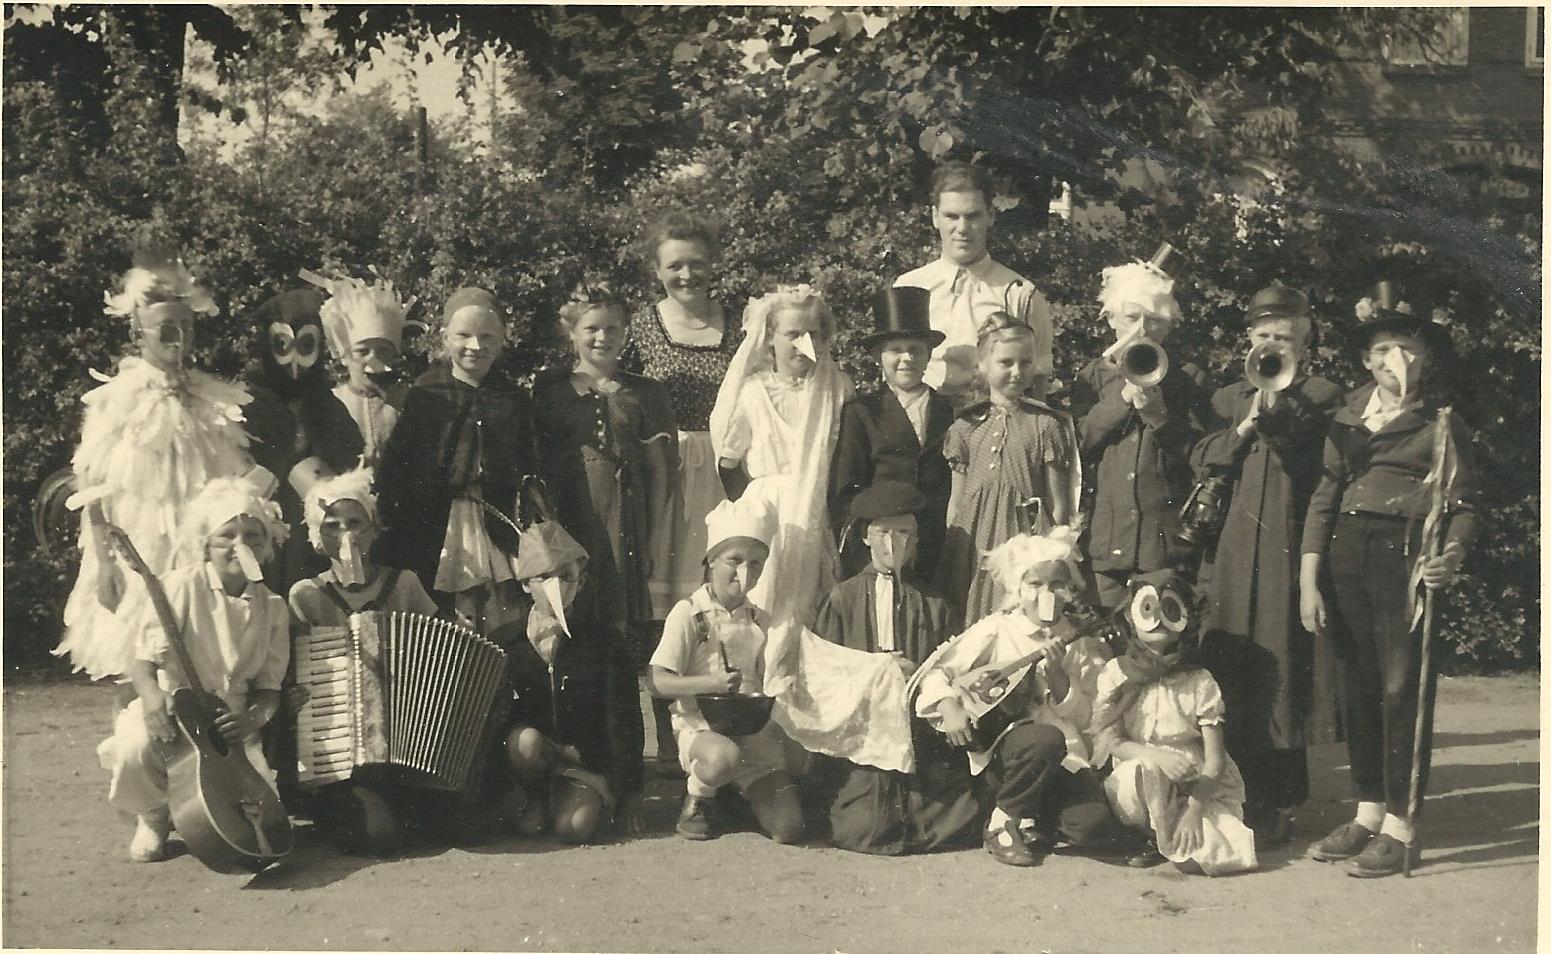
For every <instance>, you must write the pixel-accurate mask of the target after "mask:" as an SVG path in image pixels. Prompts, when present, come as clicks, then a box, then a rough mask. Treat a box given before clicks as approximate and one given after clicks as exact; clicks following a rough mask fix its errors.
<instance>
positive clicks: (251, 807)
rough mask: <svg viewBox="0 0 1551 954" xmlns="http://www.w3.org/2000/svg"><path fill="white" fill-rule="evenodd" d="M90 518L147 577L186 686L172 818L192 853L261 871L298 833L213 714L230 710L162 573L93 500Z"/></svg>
mask: <svg viewBox="0 0 1551 954" xmlns="http://www.w3.org/2000/svg"><path fill="white" fill-rule="evenodd" d="M89 519H91V520H92V522H93V525H94V527H95V528H96V529H98V530H100V531H101V532H102V533H103V534H104V536H106V538H107V540H108V544H109V545H110V546H111V547H112V548H113V551H114V552H115V553H117V554H118V556H119V558H120V559H121V560H123V561H124V564H125V565H126V566H128V567H129V569H131V570H133V571H134V572H135V573H137V574H139V576H140V577H141V578H142V579H144V580H145V587H146V590H147V592H149V593H150V596H151V605H152V606H153V607H155V609H156V616H157V618H158V619H159V620H160V621H161V624H162V629H163V630H165V631H166V633H167V642H168V643H169V644H171V646H172V649H173V652H174V653H175V654H176V655H177V657H178V664H179V665H180V666H181V667H182V669H183V672H184V674H185V676H186V678H187V679H188V686H186V687H183V688H180V689H177V690H175V691H174V692H173V694H172V718H173V723H174V724H175V725H176V726H177V729H178V738H177V740H176V741H174V742H172V743H171V744H169V745H167V746H166V747H165V749H164V755H165V756H166V759H167V803H168V806H169V808H170V809H171V812H172V823H173V826H174V827H176V828H177V830H178V833H179V834H181V835H182V836H183V842H184V844H186V845H187V846H188V850H189V854H191V855H193V856H194V857H195V858H197V859H199V860H200V862H202V863H203V864H204V865H205V866H206V867H207V868H210V869H212V870H214V871H219V872H221V873H223V874H240V873H252V872H257V871H261V870H263V869H264V868H266V867H268V866H269V865H271V864H273V863H274V862H276V861H278V860H280V859H281V858H283V857H285V856H286V854H288V853H289V852H290V850H291V846H292V843H293V835H292V832H291V820H290V818H288V817H287V815H286V811H285V806H284V805H283V804H282V803H281V801H280V796H279V795H277V794H275V790H274V789H272V788H270V787H269V783H268V782H266V781H265V780H264V777H263V776H262V775H260V774H259V771H258V769H256V768H254V767H253V763H252V762H251V761H249V760H248V754H247V751H246V750H245V747H244V746H243V745H241V744H238V745H233V744H231V743H229V742H227V741H226V738H225V737H224V736H223V735H221V733H220V731H219V730H218V729H217V728H216V725H215V723H216V719H217V718H219V717H220V716H221V715H222V714H223V713H225V712H226V711H227V706H226V703H225V702H223V701H222V700H221V698H220V697H219V696H216V695H215V694H213V693H211V692H208V691H206V689H205V688H204V686H203V685H202V684H201V683H200V681H199V672H198V670H196V669H195V668H194V661H193V659H191V658H190V657H189V653H188V647H186V646H185V645H184V643H183V627H182V626H181V625H179V623H178V620H177V615H176V614H175V613H174V612H173V609H172V604H171V603H170V602H169V601H168V600H167V593H166V591H165V590H163V589H162V584H161V581H160V580H158V579H157V578H156V574H155V573H152V572H151V569H150V567H148V566H146V563H145V560H143V559H141V557H140V554H139V552H137V551H136V550H135V547H134V544H133V543H131V542H130V540H129V537H128V535H127V534H125V533H124V531H123V530H121V529H120V528H118V527H116V526H114V525H113V524H111V523H108V522H107V520H106V518H104V517H103V515H102V511H101V510H100V509H97V508H93V509H92V510H91V511H89Z"/></svg>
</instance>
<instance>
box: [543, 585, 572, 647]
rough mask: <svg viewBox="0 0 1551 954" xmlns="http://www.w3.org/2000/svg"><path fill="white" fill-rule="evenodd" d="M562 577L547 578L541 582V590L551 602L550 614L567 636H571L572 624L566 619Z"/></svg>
mask: <svg viewBox="0 0 1551 954" xmlns="http://www.w3.org/2000/svg"><path fill="white" fill-rule="evenodd" d="M562 585H563V584H561V582H560V577H558V576H546V577H544V578H543V579H542V580H540V581H539V589H540V590H541V591H542V592H543V593H544V599H546V600H548V601H549V612H550V614H551V615H553V616H554V617H555V621H556V622H558V623H559V624H560V628H561V629H563V630H565V634H566V635H567V636H569V635H571V624H570V623H568V622H566V618H565V594H564V593H562V592H561V586H562Z"/></svg>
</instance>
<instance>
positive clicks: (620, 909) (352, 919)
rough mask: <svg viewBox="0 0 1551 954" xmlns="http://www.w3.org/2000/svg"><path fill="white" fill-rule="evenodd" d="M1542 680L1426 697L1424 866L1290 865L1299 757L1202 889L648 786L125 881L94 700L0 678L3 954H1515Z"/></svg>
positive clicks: (1337, 763) (1328, 781) (1319, 773)
mask: <svg viewBox="0 0 1551 954" xmlns="http://www.w3.org/2000/svg"><path fill="white" fill-rule="evenodd" d="M1539 688H1540V687H1539V682H1538V680H1536V679H1534V678H1532V677H1527V676H1516V677H1506V678H1476V677H1472V678H1455V679H1445V680H1443V682H1442V686H1441V690H1440V693H1441V694H1440V700H1441V701H1440V707H1439V712H1438V717H1437V724H1438V733H1439V734H1438V742H1437V755H1436V759H1435V769H1434V781H1433V797H1432V798H1431V799H1430V800H1429V802H1428V811H1427V816H1426V818H1425V822H1424V827H1423V829H1422V830H1423V833H1424V839H1425V841H1424V844H1425V848H1426V855H1425V858H1424V866H1423V867H1421V868H1420V869H1419V870H1418V871H1417V872H1416V875H1415V877H1414V878H1412V879H1411V880H1410V881H1409V882H1407V881H1403V880H1402V879H1400V878H1398V877H1396V878H1389V879H1385V880H1381V881H1358V880H1356V879H1352V878H1348V877H1345V876H1344V875H1343V874H1342V873H1341V872H1340V870H1339V869H1336V868H1332V867H1330V866H1326V865H1321V864H1317V863H1315V862H1313V861H1310V860H1306V859H1305V858H1304V857H1303V853H1304V850H1305V849H1306V848H1307V846H1308V844H1309V842H1310V841H1311V840H1313V838H1314V837H1316V836H1318V835H1320V834H1323V833H1324V832H1325V831H1326V830H1328V829H1329V828H1330V827H1331V826H1333V825H1334V824H1336V823H1338V822H1339V821H1341V820H1342V819H1343V817H1344V816H1343V813H1344V812H1345V811H1348V810H1349V809H1348V808H1347V806H1346V804H1345V803H1344V802H1343V798H1344V796H1345V795H1346V793H1347V782H1346V772H1345V769H1344V762H1345V759H1344V756H1343V752H1342V750H1341V748H1340V747H1338V746H1323V747H1320V748H1319V749H1317V750H1316V751H1315V758H1314V778H1315V797H1314V799H1313V800H1312V801H1311V802H1310V803H1309V804H1308V805H1306V806H1305V807H1304V808H1303V810H1302V811H1301V813H1300V814H1299V817H1298V824H1299V829H1300V836H1299V838H1298V840H1297V841H1296V842H1295V844H1294V845H1293V846H1292V847H1291V848H1290V849H1288V850H1283V851H1278V852H1276V853H1273V854H1269V855H1266V856H1264V857H1262V859H1261V860H1262V870H1260V871H1258V872H1254V873H1249V874H1245V875H1240V876H1236V877H1231V878H1223V879H1219V880H1212V879H1207V878H1203V877H1188V876H1185V875H1182V874H1179V873H1176V872H1174V871H1173V870H1172V869H1170V868H1167V867H1165V868H1160V869H1154V870H1151V871H1133V870H1130V869H1127V868H1124V867H1118V866H1115V865H1111V864H1106V863H1103V862H1100V861H1096V860H1093V859H1089V858H1082V857H1075V856H1057V857H1053V858H1049V859H1047V860H1046V862H1045V863H1044V865H1043V866H1041V867H1038V868H1034V869H1029V870H1015V869H1009V868H1004V867H1001V866H998V865H997V864H996V863H995V862H993V861H992V860H991V859H990V858H989V857H987V856H986V855H985V854H984V853H982V852H980V851H958V852H953V853H948V854H939V855H931V856H925V857H910V858H874V857H869V856H865V855H857V854H849V853H846V852H842V851H838V850H836V849H832V848H826V847H820V846H817V845H807V846H799V847H783V846H780V845H776V844H773V843H771V842H768V841H766V840H765V839H764V838H763V837H761V836H759V835H757V834H754V833H748V832H742V833H736V834H731V835H725V836H723V837H722V838H720V839H718V840H716V841H712V842H709V843H690V842H686V841H683V840H681V839H679V838H677V837H676V836H674V835H673V834H672V822H673V818H674V816H675V813H676V810H677V807H678V803H679V798H680V797H681V792H682V788H681V786H682V784H683V783H682V782H676V781H674V780H670V779H667V778H656V779H654V780H653V781H652V783H651V786H650V790H649V792H648V796H649V800H648V803H647V808H648V812H649V815H650V819H651V821H652V823H653V827H654V834H653V835H651V836H650V837H647V838H645V839H642V840H638V841H633V842H623V843H619V844H608V845H600V846H593V847H585V848H563V847H561V846H559V845H556V844H554V843H551V842H545V841H525V840H520V839H517V838H504V837H503V838H500V839H497V840H496V841H495V842H493V843H492V844H489V845H486V846H482V847H479V848H477V849H471V850H465V849H456V848H424V849H421V850H418V851H416V852H414V853H412V854H411V855H410V856H409V857H406V858H402V859H398V860H394V861H377V860H372V859H365V858H356V857H349V856H343V855H340V854H337V853H335V852H334V851H333V850H332V849H330V848H328V847H327V846H325V845H323V844H318V843H315V842H314V840H313V839H311V838H310V837H309V832H308V831H307V830H306V829H302V830H301V832H300V838H301V843H300V845H299V847H298V849H297V850H296V852H295V853H294V854H293V855H292V857H291V858H290V859H288V860H287V862H286V863H285V864H284V865H283V866H280V867H277V868H275V869H272V870H270V871H267V872H265V873H263V874H260V875H258V876H256V877H252V878H244V877H232V876H224V875H218V874H214V873H212V872H210V871H208V870H207V869H205V868H204V867H203V866H201V865H200V864H199V863H198V862H197V861H195V860H194V859H193V858H191V857H189V856H187V855H183V856H181V857H176V858H174V859H172V860H170V861H167V862H164V863H162V864H156V865H138V864H134V863H132V862H130V861H129V860H128V858H127V856H126V854H125V845H126V843H127V841H128V837H129V833H130V828H129V826H128V824H127V823H126V822H125V821H123V820H121V819H119V818H118V817H116V816H115V814H114V813H113V812H112V811H111V810H110V809H109V808H108V807H107V804H106V802H105V800H104V796H105V792H106V785H107V778H106V773H105V772H104V771H103V770H102V769H101V768H100V767H99V766H98V764H97V761H96V756H95V753H94V748H95V746H96V743H97V741H98V740H99V738H100V737H101V736H102V735H103V734H104V731H105V729H106V727H107V724H108V712H109V706H110V690H107V689H105V688H103V687H100V686H90V685H85V684H82V683H79V682H72V681H58V680H53V681H46V680H36V679H28V680H19V679H15V678H13V679H10V680H8V681H7V685H6V686H5V693H4V701H5V710H4V717H5V719H4V739H5V759H4V766H5V773H4V797H5V808H4V826H5V827H4V836H5V837H4V871H3V896H4V897H3V899H4V916H3V921H0V924H3V929H4V937H3V942H4V944H5V946H7V947H94V948H96V947H120V948H178V947H200V948H234V949H265V948H268V949H327V950H533V951H641V952H646V951H740V952H741V951H747V952H758V951H804V952H806V951H812V952H830V951H843V952H848V954H861V952H870V951H879V952H889V954H896V952H906V951H945V952H946V951H954V952H957V951H964V952H980V951H984V952H1014V951H1017V952H1022V951H1048V952H1063V954H1064V952H1078V951H1146V952H1148V954H1163V952H1169V951H1189V952H1192V954H1197V952H1201V951H1253V952H1283V951H1285V952H1299V954H1302V952H1308V951H1320V950H1329V951H1331V952H1333V954H1366V952H1391V951H1441V952H1487V951H1491V952H1496V951H1531V950H1534V949H1535V914H1536V902H1537V895H1536V875H1537V870H1538V847H1539V838H1540V827H1539V807H1540V789H1539V777H1540V768H1539V707H1540V701H1539Z"/></svg>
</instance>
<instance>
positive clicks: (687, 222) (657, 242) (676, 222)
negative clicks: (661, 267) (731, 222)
mask: <svg viewBox="0 0 1551 954" xmlns="http://www.w3.org/2000/svg"><path fill="white" fill-rule="evenodd" d="M664 242H699V243H700V244H701V245H703V246H705V250H706V254H707V255H709V256H711V258H713V259H716V258H720V257H721V254H722V242H721V233H720V229H719V228H718V225H717V223H716V221H715V220H713V219H710V218H705V217H701V216H696V215H691V214H690V213H689V212H686V211H685V210H683V209H669V210H667V211H666V212H663V213H662V214H660V215H658V216H657V218H656V219H654V220H652V223H651V224H650V225H649V226H647V228H646V234H645V236H643V238H642V243H641V258H642V259H643V260H644V261H645V262H646V269H647V271H648V272H651V273H655V272H656V270H657V250H658V249H660V248H662V246H663V243H664Z"/></svg>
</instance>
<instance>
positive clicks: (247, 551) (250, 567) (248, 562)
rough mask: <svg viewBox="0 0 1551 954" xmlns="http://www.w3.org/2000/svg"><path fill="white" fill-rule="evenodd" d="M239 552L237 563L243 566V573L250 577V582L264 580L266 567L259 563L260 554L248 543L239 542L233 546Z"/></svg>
mask: <svg viewBox="0 0 1551 954" xmlns="http://www.w3.org/2000/svg"><path fill="white" fill-rule="evenodd" d="M233 550H234V552H236V554H237V563H238V565H240V566H241V567H242V575H243V576H245V577H247V578H248V582H249V583H262V582H264V568H263V567H262V566H260V565H259V559H258V554H256V553H254V552H253V548H252V547H250V546H248V545H247V544H246V543H239V544H236V545H235V546H234V547H233Z"/></svg>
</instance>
